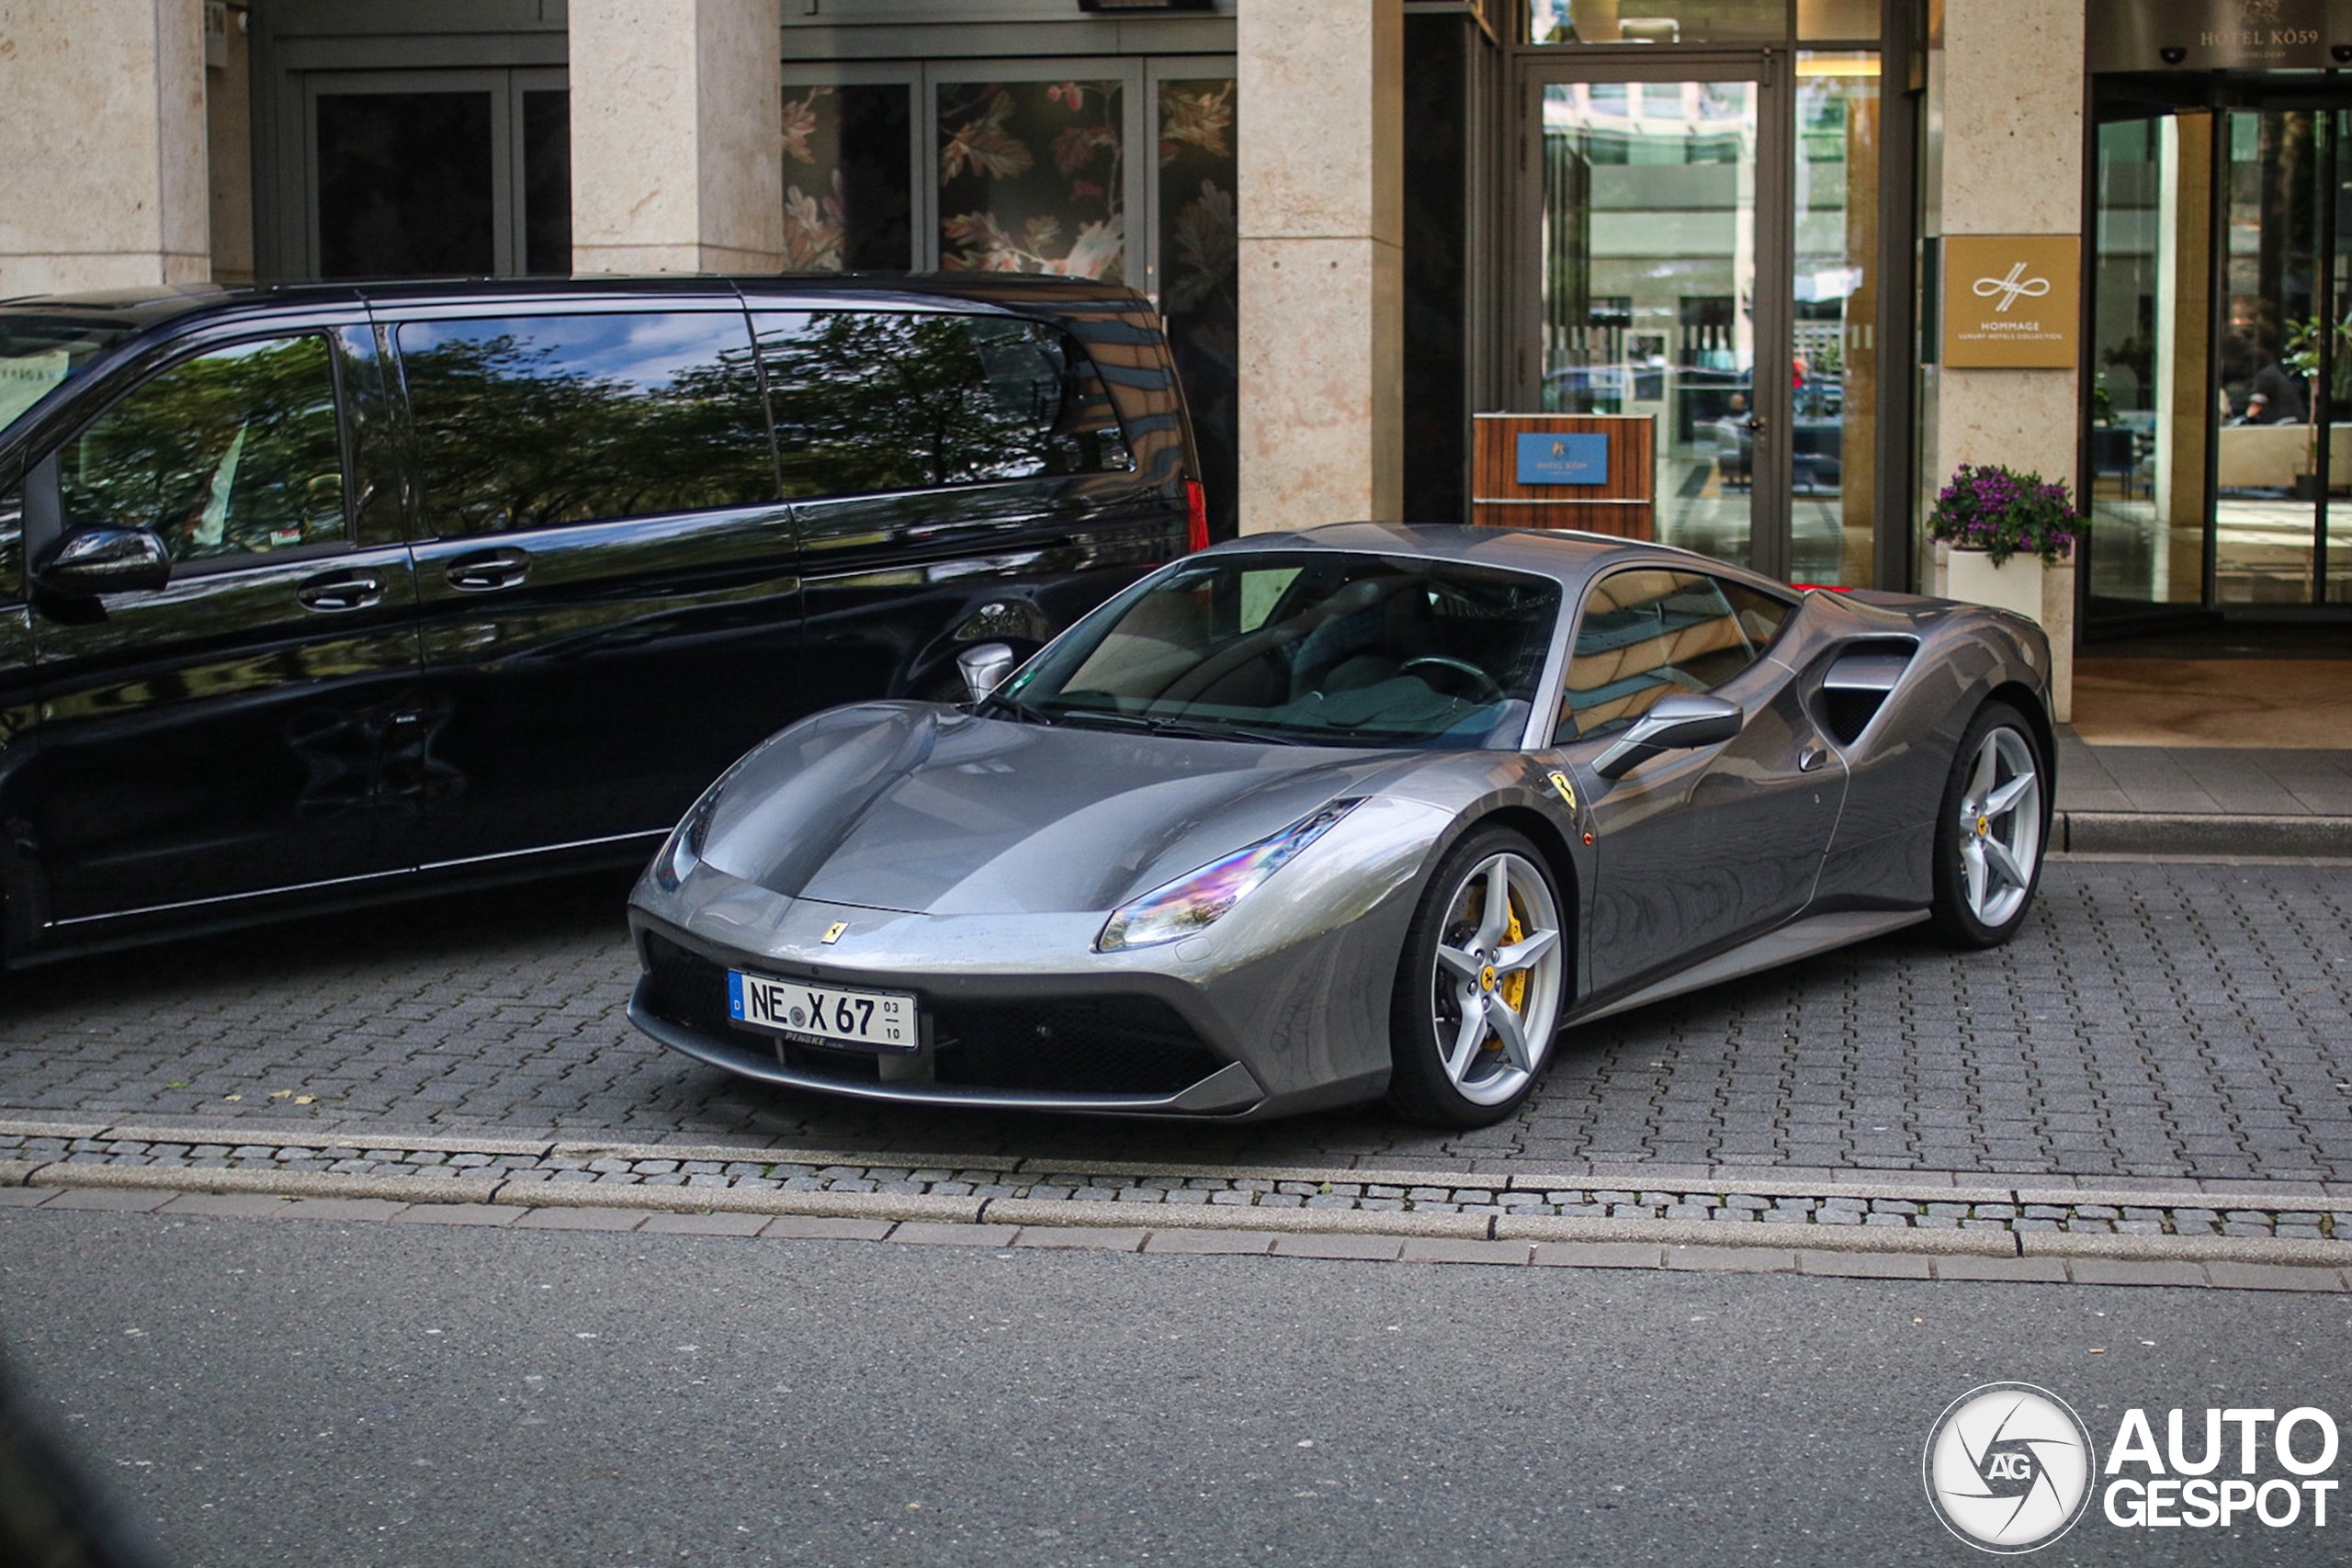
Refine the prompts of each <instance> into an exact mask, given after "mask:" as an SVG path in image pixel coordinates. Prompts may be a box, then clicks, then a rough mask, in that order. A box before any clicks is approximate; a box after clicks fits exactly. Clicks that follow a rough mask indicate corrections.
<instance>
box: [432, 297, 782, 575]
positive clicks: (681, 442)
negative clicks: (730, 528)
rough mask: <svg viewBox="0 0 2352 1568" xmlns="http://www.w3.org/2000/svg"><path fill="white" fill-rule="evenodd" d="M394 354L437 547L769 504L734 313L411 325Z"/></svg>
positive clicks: (759, 427)
mask: <svg viewBox="0 0 2352 1568" xmlns="http://www.w3.org/2000/svg"><path fill="white" fill-rule="evenodd" d="M400 346H401V364H402V367H403V370H404V374H405V375H406V378H407V380H408V389H409V400H410V406H411V408H412V410H413V414H414V419H415V424H416V434H417V448H418V467H419V468H420V470H421V477H422V480H423V489H424V516H425V525H426V526H427V528H428V529H430V530H431V531H433V532H435V533H436V534H439V535H441V536H445V537H446V536H462V535H472V534H496V533H509V532H513V531H515V530H517V529H524V528H544V527H551V526H555V525H560V524H566V523H582V522H589V521H594V520H597V519H603V518H617V517H645V516H657V515H663V514H667V513H681V512H698V511H704V510H707V509H710V508H714V507H725V506H744V505H752V504H755V503H757V502H762V501H767V500H771V499H773V498H774V496H775V469H774V468H773V466H772V461H771V458H770V455H769V449H768V438H767V424H766V420H765V418H764V417H763V413H762V412H761V407H760V386H759V372H758V368H757V367H756V366H755V365H754V363H753V360H752V345H751V340H750V337H749V336H748V334H747V333H746V331H745V327H744V323H743V318H742V317H741V316H740V315H735V314H732V313H720V312H717V311H711V312H707V313H679V314H669V315H653V314H639V315H598V316H539V317H511V318H503V319H498V320H487V321H410V322H407V323H404V324H403V325H402V326H401V329H400Z"/></svg>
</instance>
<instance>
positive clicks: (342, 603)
mask: <svg viewBox="0 0 2352 1568" xmlns="http://www.w3.org/2000/svg"><path fill="white" fill-rule="evenodd" d="M294 597H295V598H296V599H298V600H300V602H301V604H302V605H303V607H304V608H306V609H311V610H365V609H368V608H369V607H371V606H373V605H376V604H382V603H383V602H384V581H383V579H381V578H379V577H378V576H377V575H376V574H375V573H374V572H372V571H330V572H324V573H322V574H321V575H319V576H317V577H313V578H311V579H310V580H308V581H305V582H304V583H303V584H302V585H301V586H300V588H297V589H296V590H294Z"/></svg>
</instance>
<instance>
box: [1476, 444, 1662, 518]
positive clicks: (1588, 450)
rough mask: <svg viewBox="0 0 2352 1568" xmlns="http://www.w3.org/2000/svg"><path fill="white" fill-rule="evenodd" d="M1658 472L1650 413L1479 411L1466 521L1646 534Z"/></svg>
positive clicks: (1651, 515)
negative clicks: (1468, 515) (1468, 514)
mask: <svg viewBox="0 0 2352 1568" xmlns="http://www.w3.org/2000/svg"><path fill="white" fill-rule="evenodd" d="M1656 482H1657V446H1656V436H1655V430H1654V425H1653V423H1652V419H1651V416H1650V415H1648V414H1598V413H1482V414H1480V415H1478V416H1477V419H1476V422H1475V430H1474V434H1473V438H1472V456H1471V476H1470V516H1471V521H1472V522H1474V523H1476V524H1477V525H1479V526H1480V527H1485V528H1581V529H1583V530H1585V531H1586V532H1587V533H1593V534H1614V535H1616V536H1618V537H1620V538H1626V539H1647V538H1652V537H1654V536H1655V532H1654V531H1655V527H1656V520H1655V508H1654V505H1653V491H1654V490H1655V487H1656Z"/></svg>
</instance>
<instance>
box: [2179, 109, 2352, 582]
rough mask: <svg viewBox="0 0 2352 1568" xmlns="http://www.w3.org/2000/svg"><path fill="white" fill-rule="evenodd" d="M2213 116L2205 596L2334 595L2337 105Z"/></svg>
mask: <svg viewBox="0 0 2352 1568" xmlns="http://www.w3.org/2000/svg"><path fill="white" fill-rule="evenodd" d="M2220 118H2221V125H2220V130H2221V146H2220V149H2219V151H2220V154H2221V156H2220V168H2219V171H2218V173H2219V176H2220V177H2219V182H2218V188H2217V199H2218V203H2219V206H2220V209H2221V210H2220V213H2219V216H2220V219H2221V221H2222V230H2223V233H2224V235H2225V248H2224V249H2223V250H2222V254H2221V256H2220V261H2221V268H2222V270H2221V275H2220V288H2218V290H2217V293H2218V294H2219V295H2220V299H2219V300H2218V301H2217V304H2218V305H2219V307H2220V311H2221V321H2220V322H2219V330H2218V341H2217V343H2216V345H2215V373H2216V382H2217V385H2218V388H2219V392H2218V395H2217V397H2216V398H2215V413H2216V416H2217V417H2218V418H2219V419H2220V420H2221V422H2222V423H2221V428H2220V431H2219V433H2218V436H2217V440H2216V458H2217V468H2218V470H2219V471H2218V473H2217V474H2216V477H2215V478H2216V482H2215V485H2214V507H2213V524H2212V529H2211V556H2212V567H2211V593H2212V597H2213V600H2214V602H2215V603H2216V604H2324V603H2326V602H2327V601H2329V600H2330V599H2332V598H2333V599H2336V600H2341V599H2342V597H2343V589H2342V587H2341V586H2340V585H2332V584H2331V583H2330V582H2329V581H2328V579H2329V576H2330V573H2329V571H2328V570H2327V558H2328V554H2329V550H2328V544H2329V534H2330V528H2329V513H2330V511H2331V502H2332V501H2333V500H2335V498H2338V497H2344V496H2346V495H2352V427H2346V425H2345V424H2344V423H2340V422H2341V421H2342V420H2343V419H2344V417H2345V416H2346V414H2347V413H2352V396H2348V395H2347V394H2352V354H2347V353H2346V332H2347V330H2352V329H2347V326H2346V322H2345V321H2343V319H2342V318H2343V315H2344V308H2345V296H2346V288H2345V279H2344V277H2343V276H2342V274H2343V268H2344V263H2345V256H2344V252H2345V250H2346V246H2345V245H2344V244H2343V243H2341V239H2340V238H2339V224H2340V222H2341V219H2342V214H2343V210H2344V203H2343V200H2342V197H2341V194H2340V192H2341V185H2342V181H2341V178H2340V177H2339V175H2338V174H2337V172H2336V166H2337V164H2338V161H2339V152H2338V148H2339V141H2340V139H2341V134H2342V121H2343V120H2344V119H2345V118H2346V117H2345V116H2344V115H2343V114H2341V113H2333V112H2328V111H2325V110H2321V109H2313V108H2284V109H2281V108H2259V109H2232V110H2228V111H2226V112H2225V113H2224V114H2222V116H2221V117H2220ZM2332 191H2333V192H2336V193H2338V194H2337V195H2336V197H2335V199H2334V200H2331V199H2329V193H2330V192H2332ZM2338 504H2339V506H2340V502H2339V503H2338Z"/></svg>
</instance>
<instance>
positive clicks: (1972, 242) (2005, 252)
mask: <svg viewBox="0 0 2352 1568" xmlns="http://www.w3.org/2000/svg"><path fill="white" fill-rule="evenodd" d="M2081 247H2082V242H2081V240H2079V239H2078V238H2076V237H2075V235H2072V234H1947V235H1945V236H1944V289H1943V295H1944V297H1943V317H1944V342H1943V361H1944V363H1945V364H1946V365H1948V366H1957V367H1960V368H1962V369H1963V370H1967V369H2003V370H2009V369H2016V370H2040V369H2048V370H2071V369H2073V368H2074V367H2075V332H2076V329H2077V326H2078V323H2079V322H2080V321H2081V319H2082V299H2081V295H2082V283H2081V277H2080V275H2079V272H2078V268H2079V267H2080V266H2081V265H2082V252H2081Z"/></svg>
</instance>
